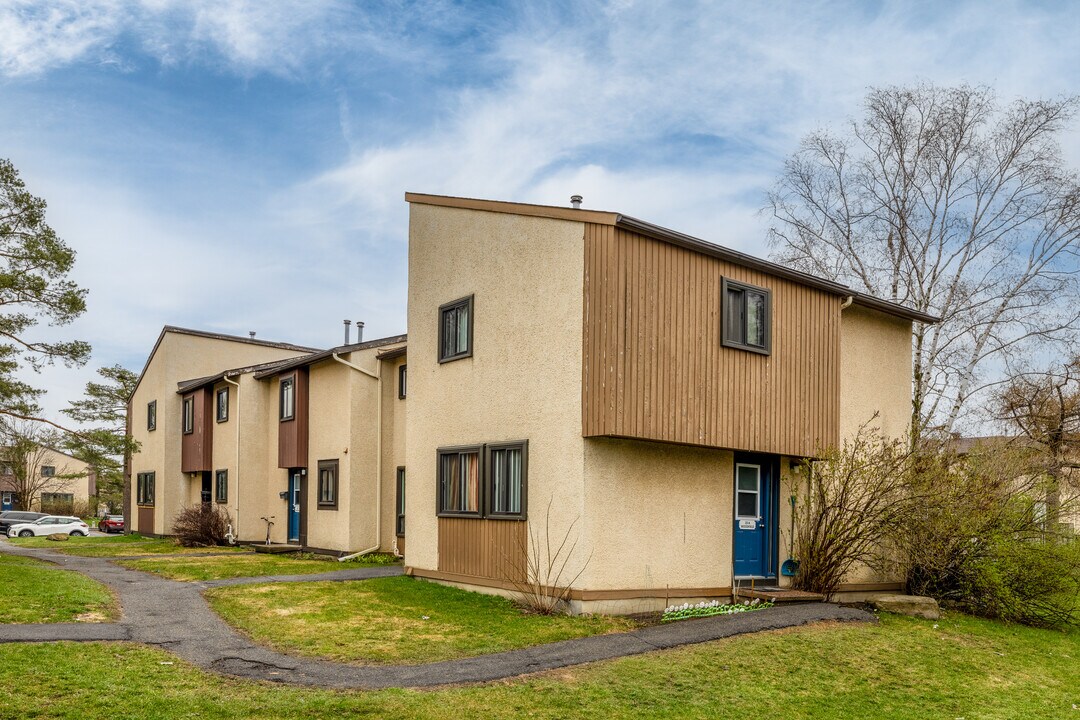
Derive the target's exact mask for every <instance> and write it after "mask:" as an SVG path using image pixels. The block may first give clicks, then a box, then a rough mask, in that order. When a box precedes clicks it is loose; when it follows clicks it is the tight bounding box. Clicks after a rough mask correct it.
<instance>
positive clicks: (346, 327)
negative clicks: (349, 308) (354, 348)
mask: <svg viewBox="0 0 1080 720" xmlns="http://www.w3.org/2000/svg"><path fill="white" fill-rule="evenodd" d="M359 324H360V323H357V325H359ZM351 325H352V320H346V321H345V344H346V345H348V344H349V327H350V326H351Z"/></svg>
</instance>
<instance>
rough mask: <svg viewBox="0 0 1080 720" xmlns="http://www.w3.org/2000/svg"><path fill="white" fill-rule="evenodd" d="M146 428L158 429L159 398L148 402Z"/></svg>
mask: <svg viewBox="0 0 1080 720" xmlns="http://www.w3.org/2000/svg"><path fill="white" fill-rule="evenodd" d="M146 429H147V430H157V400H152V401H151V402H148V403H146Z"/></svg>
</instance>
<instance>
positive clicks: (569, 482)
mask: <svg viewBox="0 0 1080 720" xmlns="http://www.w3.org/2000/svg"><path fill="white" fill-rule="evenodd" d="M406 200H407V201H408V202H409V203H410V222H409V300H408V309H409V315H408V327H409V348H408V351H409V356H410V358H411V360H410V363H409V382H410V393H411V396H410V397H411V401H410V407H409V412H408V419H407V422H406V431H405V432H406V458H407V462H406V465H407V467H408V488H407V492H406V498H407V502H406V506H407V509H408V514H407V522H408V538H409V542H408V546H407V548H406V552H405V564H406V567H407V572H409V573H410V574H412V575H414V576H419V577H426V578H431V579H436V580H441V581H445V582H451V583H454V584H457V585H462V586H466V587H473V588H486V589H489V590H490V591H497V592H509V591H513V590H514V588H515V584H516V583H518V582H520V581H521V580H523V579H524V574H525V566H526V564H527V560H528V558H530V557H532V558H535V557H536V554H537V553H539V559H540V561H541V563H542V564H546V563H547V561H548V557H547V556H546V553H547V549H548V548H552V550H553V551H554V549H555V548H557V547H559V545H560V543H561V541H562V538H563V537H565V536H566V535H567V533H569V538H570V541H571V542H573V541H574V540H575V539H576V546H575V547H574V550H573V556H572V557H570V558H569V561H568V564H567V569H566V571H565V572H564V573H563V574H562V577H561V578H554V577H551V578H548V577H541V578H540V580H541V581H542V582H548V581H550V582H555V581H559V582H561V583H570V582H571V581H573V582H572V587H573V592H572V598H573V606H574V608H575V610H578V611H601V612H634V611H642V610H655V609H657V608H659V607H662V606H663V604H664V603H665V602H672V601H675V600H679V601H680V602H681V601H684V600H687V599H697V598H713V597H719V598H723V597H728V596H730V595H731V592H732V586H733V584H734V583H736V582H746V583H749V582H750V580H751V579H755V580H756V581H757V582H759V583H760V582H762V581H765V582H770V583H775V582H777V581H778V580H780V578H778V573H777V571H778V567H779V564H780V562H781V561H782V560H783V555H781V552H782V551H781V548H784V549H785V550H784V552H785V554H786V547H787V538H786V531H787V527H788V518H789V515H788V513H789V511H790V506H789V504H788V502H787V498H788V497H789V495H791V494H793V493H798V490H799V488H800V487H801V484H802V482H803V480H802V478H800V476H799V475H798V473H797V470H796V468H797V467H798V465H797V461H798V460H799V459H800V458H804V457H812V456H815V455H816V454H818V453H819V452H820V451H821V450H822V449H823V448H825V447H828V446H834V445H837V444H838V443H840V441H841V439H842V438H843V437H845V436H848V435H850V434H852V433H853V432H855V430H856V429H857V428H858V427H859V426H860V425H861V424H863V423H864V422H866V421H868V420H869V419H871V418H872V417H873V416H874V414H875V413H877V422H878V423H879V424H880V426H881V428H882V429H883V431H884V432H885V433H887V434H888V435H890V436H895V437H900V436H903V435H904V433H905V431H906V429H907V426H908V422H909V417H910V412H911V376H912V370H911V327H912V322H913V321H919V322H934V321H936V318H933V317H931V316H928V315H925V314H922V313H919V312H915V311H913V310H910V309H908V308H905V307H902V306H900V305H896V304H893V303H889V302H885V301H882V300H879V299H876V298H872V297H869V296H866V295H863V294H861V293H858V292H856V291H854V290H851V289H850V288H847V287H844V286H843V285H839V284H837V283H834V282H829V281H826V280H822V279H819V278H815V277H811V276H808V275H804V274H802V273H799V272H795V271H792V270H790V269H788V268H786V267H783V266H780V265H776V264H773V263H769V262H766V261H764V260H760V259H758V258H754V257H751V256H748V255H744V254H741V253H738V252H735V251H732V250H728V249H726V248H722V247H719V246H716V245H712V244H709V243H706V242H704V241H701V240H698V239H696V238H692V237H689V236H687V235H683V234H681V233H678V232H675V231H671V230H667V229H665V228H661V227H658V226H655V225H651V224H649V223H645V222H642V221H639V220H635V219H633V218H629V217H626V216H623V215H619V214H616V213H607V212H595V211H589V210H580V209H571V208H559V207H547V206H536V205H524V204H518V203H503V202H490V201H483V200H469V199H461V198H450V197H440V196H431V195H418V194H407V195H406ZM548 531H550V533H551V534H550V536H548V535H546V533H547V532H548ZM568 545H569V543H568ZM560 561H561V558H560ZM560 564H561V563H556V567H558V566H559V565H560ZM850 580H851V581H852V582H851V583H849V584H848V586H847V587H846V588H844V589H845V590H859V591H869V590H875V589H888V588H895V587H896V585H895V584H891V583H881V582H879V581H881V580H888V579H887V578H875V577H873V576H872V575H870V574H869V573H863V574H861V576H859V577H853V578H850Z"/></svg>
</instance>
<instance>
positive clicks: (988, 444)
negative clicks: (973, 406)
mask: <svg viewBox="0 0 1080 720" xmlns="http://www.w3.org/2000/svg"><path fill="white" fill-rule="evenodd" d="M949 447H950V448H951V449H952V450H953V451H954V452H956V453H957V454H958V455H968V454H970V453H972V452H977V451H981V452H994V451H995V450H997V449H1002V450H1008V449H1010V448H1012V449H1016V448H1022V449H1024V448H1026V449H1028V450H1029V451H1031V452H1034V453H1039V454H1041V453H1045V452H1046V450H1045V447H1044V446H1042V445H1040V444H1039V443H1037V442H1035V441H1034V440H1031V439H1029V438H1026V437H1021V436H1009V435H982V436H970V437H960V436H956V437H954V438H953V439H952V441H951V443H950V445H949ZM1061 470H1062V476H1061V480H1062V482H1061V487H1060V489H1059V498H1058V502H1059V503H1060V504H1061V508H1060V510H1061V516H1060V519H1061V522H1062V523H1064V524H1065V525H1067V526H1068V527H1069V528H1071V529H1072V532H1074V533H1080V461H1078V460H1077V459H1076V458H1070V460H1069V461H1068V462H1066V463H1065V464H1064V466H1063V467H1062V469H1061ZM1036 477H1039V476H1037V475H1034V474H1027V475H1025V476H1022V477H1021V478H1020V479H1021V481H1024V480H1032V479H1034V478H1036ZM1026 484H1027V483H1026V482H1025V483H1024V485H1026ZM1046 505H1047V503H1046V502H1039V503H1038V504H1037V507H1039V508H1041V510H1040V512H1045V511H1046Z"/></svg>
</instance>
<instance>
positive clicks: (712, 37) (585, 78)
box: [293, 2, 1080, 252]
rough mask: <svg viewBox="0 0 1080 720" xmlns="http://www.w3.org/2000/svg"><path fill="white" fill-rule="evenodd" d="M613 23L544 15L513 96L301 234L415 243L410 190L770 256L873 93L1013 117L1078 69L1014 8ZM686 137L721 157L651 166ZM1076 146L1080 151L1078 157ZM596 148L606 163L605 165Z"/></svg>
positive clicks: (336, 203) (373, 160)
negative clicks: (626, 221) (798, 162)
mask: <svg viewBox="0 0 1080 720" xmlns="http://www.w3.org/2000/svg"><path fill="white" fill-rule="evenodd" d="M602 10H603V11H604V12H602V13H598V14H595V15H594V16H592V18H591V21H590V20H589V19H587V18H586V19H583V18H582V17H580V16H577V17H575V18H574V23H573V24H571V25H569V26H562V27H559V28H558V30H559V32H552V31H551V28H550V27H548V26H545V25H544V23H550V22H551V21H552V15H551V14H550V13H544V14H543V15H534V16H532V17H531V21H532V23H533V24H528V22H526V24H524V25H522V26H519V27H518V28H517V29H516V30H515V31H514V32H510V33H508V34H507V35H505V36H504V37H503V38H502V39H501V41H500V42H499V43H498V44H497V50H496V52H497V54H498V56H499V57H500V60H501V61H502V62H504V63H505V64H506V65H507V67H508V68H509V69H510V70H509V72H508V73H507V76H506V77H505V78H504V79H503V81H502V82H500V83H498V84H496V85H495V86H493V87H485V88H480V89H475V88H465V89H463V90H461V91H460V92H458V93H456V94H455V95H453V96H451V97H450V98H448V99H446V101H445V105H444V107H443V108H442V110H443V112H442V113H441V116H442V117H443V118H444V119H443V121H442V122H440V123H438V124H435V125H433V126H431V127H429V128H428V129H427V130H426V131H425V132H423V133H418V134H416V135H414V136H411V137H408V138H406V139H404V140H402V141H400V142H397V143H394V144H391V145H387V146H375V147H372V146H368V147H364V148H361V149H360V150H359V151H358V152H357V153H356V154H355V156H354V157H352V158H350V159H348V160H347V161H346V162H344V163H343V164H342V165H341V166H340V167H337V168H335V169H332V170H330V171H328V172H326V173H324V174H323V175H321V176H320V177H318V178H316V179H314V180H312V181H309V182H306V183H304V184H303V185H302V186H301V187H300V188H299V193H298V195H296V198H297V200H296V202H295V203H294V206H295V207H294V210H293V212H294V213H295V215H296V218H297V219H298V220H301V221H302V220H303V218H318V219H319V221H321V222H326V221H332V222H333V223H335V224H336V225H337V226H338V227H339V228H341V229H342V231H343V232H344V231H347V232H360V233H363V234H366V235H369V236H372V237H386V236H387V235H389V234H390V233H391V232H393V233H398V234H400V233H401V232H402V227H401V224H400V223H401V215H400V213H392V214H388V209H390V208H393V207H395V206H396V205H397V204H400V199H401V192H402V190H403V189H411V190H419V191H429V192H437V193H447V194H455V195H474V196H482V197H497V198H505V199H514V200H529V201H537V202H549V203H558V204H563V203H565V202H566V199H567V198H568V197H569V195H570V194H571V193H572V192H581V193H582V194H585V195H586V203H587V204H588V205H590V206H592V207H597V206H598V205H609V206H611V207H612V209H619V210H622V211H625V212H631V213H635V214H641V215H643V216H645V217H648V218H650V219H659V220H661V221H664V222H667V223H670V224H672V225H674V226H676V227H679V228H682V229H690V230H695V231H698V232H701V233H702V234H703V235H705V236H706V237H708V238H710V239H713V240H716V241H719V242H728V243H732V244H737V245H744V246H748V249H751V250H754V251H757V252H763V251H764V248H763V247H762V246H761V239H762V237H763V222H764V221H763V219H762V218H760V217H759V216H758V215H757V210H758V208H759V207H760V206H761V205H762V203H763V200H764V192H765V190H766V188H767V187H768V184H769V182H770V179H771V178H772V177H775V175H776V173H777V172H778V170H779V167H780V163H781V161H782V158H783V157H784V156H786V155H787V154H789V153H790V152H792V151H793V150H794V148H795V146H796V144H797V142H798V138H799V137H800V136H801V135H802V134H804V133H805V132H807V131H808V130H810V129H811V128H813V127H815V126H818V125H827V124H833V125H837V124H840V123H843V122H844V121H845V119H846V118H847V117H850V116H852V115H856V114H858V112H859V104H860V102H861V99H862V97H863V95H864V94H865V91H866V89H867V88H868V87H869V86H871V85H882V84H891V83H910V82H917V81H921V80H929V81H934V82H938V83H943V84H947V83H958V82H969V83H989V84H992V85H994V86H996V87H997V88H998V90H999V92H1000V94H1001V95H1002V97H1003V99H1005V100H1008V99H1010V98H1011V97H1014V96H1017V95H1026V96H1033V95H1040V94H1043V95H1053V94H1059V93H1062V92H1067V91H1070V90H1074V91H1075V90H1076V89H1077V88H1076V85H1077V82H1076V74H1075V70H1074V69H1073V68H1075V67H1076V62H1077V60H1080V57H1078V52H1077V50H1076V49H1070V50H1065V48H1066V47H1069V48H1073V45H1072V44H1067V42H1066V41H1067V32H1065V31H1063V29H1062V23H1061V22H1060V17H1055V16H1054V15H1053V14H1051V13H1042V12H1040V11H1036V10H1034V9H1032V8H1030V7H1028V6H1026V5H1020V4H1014V3H1009V2H1004V3H999V4H997V5H995V7H994V9H993V11H988V10H987V9H986V8H985V7H983V6H981V5H976V4H967V5H963V6H957V7H955V8H954V7H944V8H936V9H935V8H934V7H932V6H920V7H913V6H912V5H910V4H907V3H885V4H883V5H881V6H879V7H877V9H867V6H865V5H862V4H858V3H851V4H849V5H847V6H843V5H841V6H837V5H836V4H831V3H821V4H807V3H779V4H770V5H767V6H762V5H757V6H747V5H745V4H739V5H735V4H732V3H721V4H715V3H700V4H691V3H677V4H672V3H666V4H660V3H634V2H618V3H610V4H608V5H606V6H604V7H603V8H602ZM1064 13H1065V14H1066V15H1069V14H1070V11H1069V10H1068V9H1066V10H1064ZM1073 18H1074V19H1075V15H1073ZM528 19H530V18H528V17H527V20H528ZM536 23H540V24H536ZM1021 52H1022V54H1023V58H1024V59H1023V62H1018V57H1019V54H1020V53H1021ZM679 134H692V135H694V136H698V137H704V138H715V139H716V140H717V141H718V142H717V144H716V145H714V146H709V147H704V148H699V149H697V150H695V149H694V147H693V145H692V144H691V145H690V146H686V145H682V146H680V147H677V148H673V154H671V155H668V156H664V155H663V152H662V150H661V151H660V152H656V151H655V150H653V148H655V147H658V146H659V147H661V148H662V147H663V146H664V144H665V143H668V142H669V141H670V140H671V138H672V137H673V136H676V135H679ZM1075 138H1076V134H1075V133H1073V135H1071V136H1070V138H1068V139H1067V141H1068V143H1069V144H1070V146H1076V145H1080V143H1077V142H1076V140H1075ZM598 147H603V148H605V152H604V153H603V154H604V155H606V156H608V157H596V154H597V148H598ZM552 168H562V169H561V170H552ZM391 218H392V219H393V220H394V222H393V223H392V224H391V225H390V226H387V224H386V223H387V220H388V219H391ZM720 220H722V221H723V222H718V221H720Z"/></svg>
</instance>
